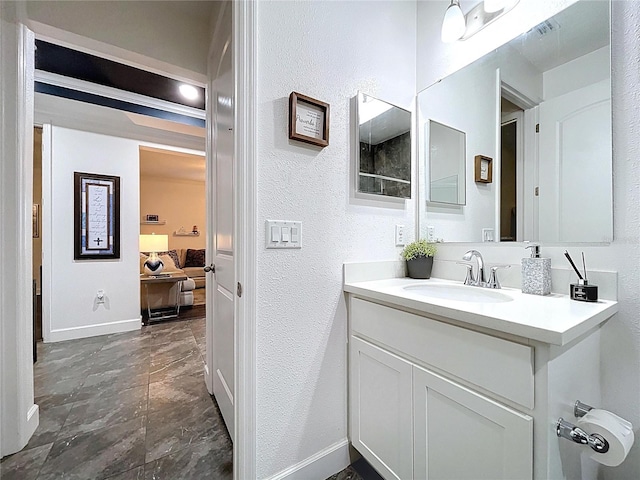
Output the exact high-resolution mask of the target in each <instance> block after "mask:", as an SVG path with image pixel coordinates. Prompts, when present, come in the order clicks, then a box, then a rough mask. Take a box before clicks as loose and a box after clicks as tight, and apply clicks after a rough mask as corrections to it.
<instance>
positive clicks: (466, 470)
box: [413, 366, 533, 480]
mask: <svg viewBox="0 0 640 480" xmlns="http://www.w3.org/2000/svg"><path fill="white" fill-rule="evenodd" d="M413 389H414V422H415V423H414V426H413V428H414V432H415V433H414V435H415V440H414V442H415V443H414V458H415V464H414V478H415V479H416V480H425V479H429V480H434V479H438V480H445V479H449V480H500V479H504V480H517V479H528V480H531V478H532V476H533V419H532V418H531V417H529V416H527V415H524V414H522V413H519V412H516V411H515V410H512V409H510V408H508V407H506V406H504V405H501V404H499V403H497V402H494V401H493V400H491V399H489V398H486V397H484V396H482V395H480V394H478V393H476V392H474V391H472V390H469V389H467V388H465V387H463V386H461V385H458V384H456V383H454V382H452V381H450V380H448V379H446V378H444V377H441V376H440V375H437V374H435V373H432V372H430V371H428V370H424V369H422V368H419V367H415V366H414V367H413Z"/></svg>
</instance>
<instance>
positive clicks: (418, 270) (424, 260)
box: [407, 257, 433, 279]
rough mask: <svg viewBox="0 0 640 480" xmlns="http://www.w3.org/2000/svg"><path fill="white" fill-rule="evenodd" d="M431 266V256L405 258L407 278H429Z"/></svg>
mask: <svg viewBox="0 0 640 480" xmlns="http://www.w3.org/2000/svg"><path fill="white" fill-rule="evenodd" d="M431 268H433V257H416V258H414V259H412V260H407V271H408V273H409V278H422V279H424V278H431Z"/></svg>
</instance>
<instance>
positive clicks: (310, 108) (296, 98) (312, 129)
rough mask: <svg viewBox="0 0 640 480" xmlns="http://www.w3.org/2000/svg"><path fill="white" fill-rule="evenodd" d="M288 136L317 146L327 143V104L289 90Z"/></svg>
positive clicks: (324, 145)
mask: <svg viewBox="0 0 640 480" xmlns="http://www.w3.org/2000/svg"><path fill="white" fill-rule="evenodd" d="M289 138H290V139H292V140H299V141H301V142H305V143H310V144H312V145H317V146H319V147H326V146H327V145H329V104H328V103H325V102H321V101H320V100H316V99H315V98H311V97H308V96H306V95H302V94H301V93H298V92H291V95H289Z"/></svg>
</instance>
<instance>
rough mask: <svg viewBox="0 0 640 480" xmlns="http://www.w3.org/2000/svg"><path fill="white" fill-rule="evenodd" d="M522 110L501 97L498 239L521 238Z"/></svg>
mask: <svg viewBox="0 0 640 480" xmlns="http://www.w3.org/2000/svg"><path fill="white" fill-rule="evenodd" d="M523 123H524V110H522V109H521V108H520V107H518V106H517V105H515V104H514V103H512V102H510V101H509V100H508V99H506V98H504V97H502V99H501V127H500V241H501V242H521V241H522V240H523V220H522V218H523V212H522V211H523V189H524V181H523V179H524V152H523V145H524V141H523Z"/></svg>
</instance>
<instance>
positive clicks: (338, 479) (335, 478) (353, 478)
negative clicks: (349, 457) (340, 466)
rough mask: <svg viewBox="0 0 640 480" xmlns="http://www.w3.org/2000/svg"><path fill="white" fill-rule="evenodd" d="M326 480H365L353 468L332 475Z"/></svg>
mask: <svg viewBox="0 0 640 480" xmlns="http://www.w3.org/2000/svg"><path fill="white" fill-rule="evenodd" d="M326 480H363V479H362V477H361V476H360V475H359V474H358V472H356V470H355V469H354V468H353V467H352V466H348V467H347V468H345V469H344V470H342V471H341V472H338V473H336V474H335V475H331V476H330V477H329V478H327V479H326Z"/></svg>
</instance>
